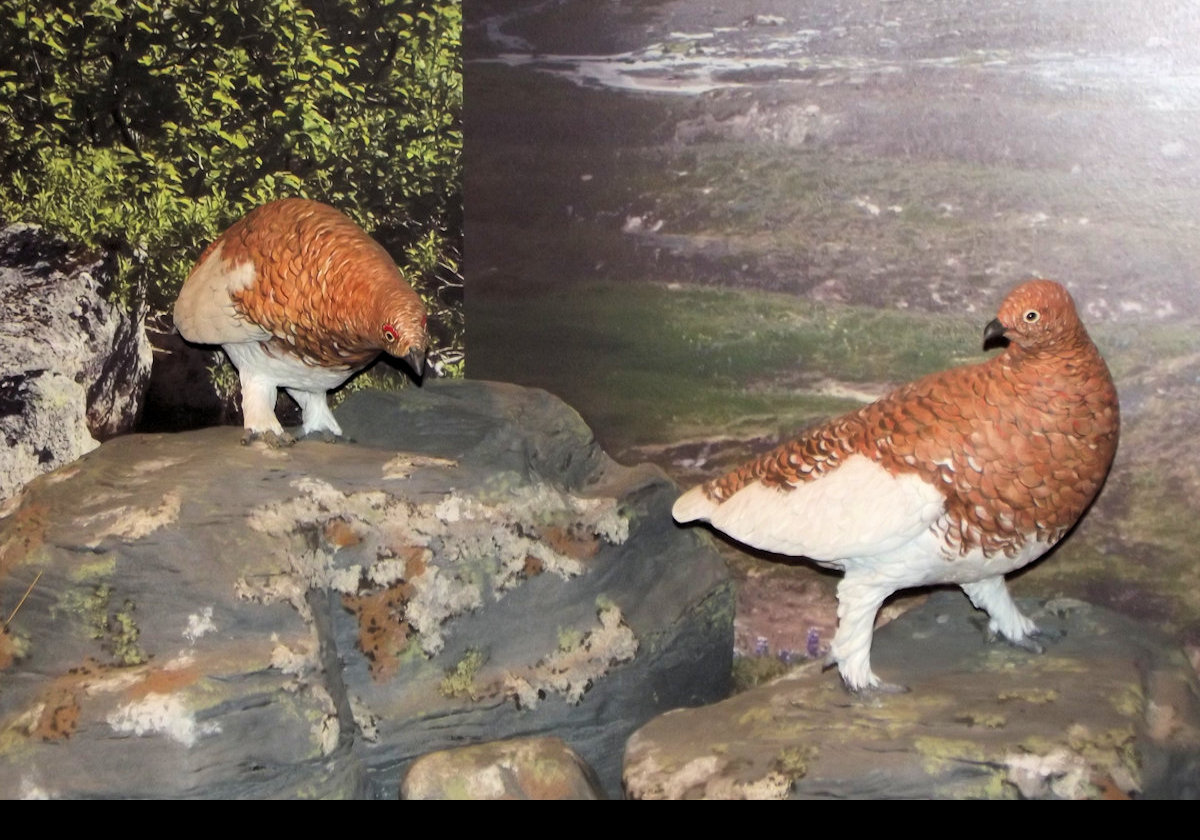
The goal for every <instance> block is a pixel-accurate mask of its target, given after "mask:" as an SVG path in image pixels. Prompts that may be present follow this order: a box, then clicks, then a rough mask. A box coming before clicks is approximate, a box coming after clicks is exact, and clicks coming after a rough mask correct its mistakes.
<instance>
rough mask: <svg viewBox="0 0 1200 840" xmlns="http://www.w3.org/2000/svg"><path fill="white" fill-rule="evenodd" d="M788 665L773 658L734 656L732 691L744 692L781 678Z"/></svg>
mask: <svg viewBox="0 0 1200 840" xmlns="http://www.w3.org/2000/svg"><path fill="white" fill-rule="evenodd" d="M788 667H789V666H788V665H787V664H786V663H784V662H782V661H780V660H779V659H777V658H776V657H774V656H735V657H734V658H733V690H734V692H740V691H745V690H746V689H748V688H753V687H754V686H756V685H762V684H763V683H765V682H768V681H770V680H773V679H775V678H776V677H778V676H782V675H783V674H786V673H787V672H788Z"/></svg>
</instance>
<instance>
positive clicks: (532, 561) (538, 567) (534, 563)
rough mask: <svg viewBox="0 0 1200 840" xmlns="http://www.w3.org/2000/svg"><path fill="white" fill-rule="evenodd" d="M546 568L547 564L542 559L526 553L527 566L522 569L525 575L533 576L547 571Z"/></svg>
mask: <svg viewBox="0 0 1200 840" xmlns="http://www.w3.org/2000/svg"><path fill="white" fill-rule="evenodd" d="M545 569H546V566H545V564H544V563H542V561H541V560H539V559H538V558H536V557H534V556H532V555H526V556H525V568H524V569H522V570H521V571H522V573H523V574H524V575H525V577H527V578H531V577H533V576H535V575H540V574H541V573H542V572H543V571H545Z"/></svg>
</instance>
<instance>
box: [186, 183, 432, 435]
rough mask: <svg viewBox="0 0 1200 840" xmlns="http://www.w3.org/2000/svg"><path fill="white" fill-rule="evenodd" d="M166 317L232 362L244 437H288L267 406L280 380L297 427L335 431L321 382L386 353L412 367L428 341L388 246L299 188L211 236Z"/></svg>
mask: <svg viewBox="0 0 1200 840" xmlns="http://www.w3.org/2000/svg"><path fill="white" fill-rule="evenodd" d="M174 320H175V327H176V329H177V330H178V331H179V334H180V335H181V336H183V338H184V339H186V340H187V341H189V342H193V343H196V344H219V345H220V346H221V347H222V348H223V349H224V351H225V353H226V355H228V356H229V359H230V361H231V362H233V365H234V367H236V368H237V371H238V376H239V378H240V381H241V390H242V415H243V418H244V425H245V434H244V436H243V438H242V442H243V443H249V442H251V441H253V440H258V439H262V440H264V441H265V442H267V443H268V444H272V445H277V446H282V445H287V444H290V443H292V442H293V441H294V439H293V438H292V436H291V435H289V434H287V433H285V432H284V430H283V426H282V425H281V424H280V422H279V420H278V418H277V417H276V416H275V400H276V396H277V392H278V391H277V389H278V388H281V387H282V388H284V389H285V390H286V391H287V393H288V394H290V395H291V397H292V398H293V399H295V401H296V402H297V403H298V404H299V406H300V408H301V409H302V411H303V425H302V427H301V432H302V435H303V436H305V437H322V438H326V439H329V438H340V437H342V429H341V426H339V425H338V422H337V420H335V419H334V417H333V413H332V412H331V411H330V410H329V404H328V401H327V398H326V392H327V391H329V390H331V389H333V388H337V387H338V386H340V385H341V384H342V383H344V382H345V381H346V380H347V379H349V378H350V377H351V376H353V375H354V374H355V373H357V372H358V371H360V370H362V369H363V368H365V367H366V366H367V365H368V364H370V363H371V362H372V361H374V360H375V358H376V357H377V356H378V355H379V354H380V353H381V352H384V351H386V352H387V353H389V354H390V355H392V356H395V357H397V358H401V359H403V360H404V361H405V362H407V364H408V365H409V366H410V367H411V368H412V370H413V371H414V372H415V373H416V375H417V376H418V377H421V376H422V375H423V373H424V368H425V353H426V350H427V347H428V344H429V336H428V331H427V325H428V318H427V313H426V310H425V305H424V303H423V302H422V301H421V298H420V296H419V295H418V294H417V293H416V292H415V291H414V290H413V288H412V286H411V285H409V283H408V281H407V280H406V279H405V278H404V275H403V274H401V272H400V270H399V269H398V268H397V267H396V264H395V263H394V262H393V261H392V258H391V257H390V256H388V253H387V251H385V250H384V249H383V247H382V246H381V245H379V243H377V242H376V241H375V240H374V239H372V238H371V237H370V236H368V235H367V234H366V232H364V231H363V230H362V228H360V227H359V226H358V225H357V224H356V223H355V222H354V221H353V220H351V219H350V217H349V216H347V215H345V214H344V213H342V212H341V211H340V210H337V209H335V208H333V207H330V206H329V205H327V204H322V203H320V202H317V201H310V200H308V199H302V198H285V199H280V200H277V201H272V202H269V203H267V204H263V205H261V206H259V207H256V208H255V209H253V210H251V211H250V212H249V213H247V214H246V215H245V216H243V217H242V218H241V219H239V220H238V221H237V222H235V223H234V224H233V225H232V226H231V227H230V228H229V229H228V230H226V231H225V232H224V233H223V234H221V235H220V236H219V237H218V238H217V239H216V240H215V241H214V242H213V243H212V244H210V245H209V246H208V247H207V248H206V249H205V250H204V251H203V253H202V254H201V255H200V259H199V260H198V261H197V262H196V265H195V266H194V267H193V268H192V270H191V272H190V273H189V274H188V277H187V279H186V280H184V283H183V286H182V288H181V289H180V292H179V297H178V298H177V299H176V302H175V308H174Z"/></svg>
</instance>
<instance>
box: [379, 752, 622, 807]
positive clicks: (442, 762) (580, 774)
mask: <svg viewBox="0 0 1200 840" xmlns="http://www.w3.org/2000/svg"><path fill="white" fill-rule="evenodd" d="M400 798H401V799H604V798H605V797H604V793H603V791H601V789H600V783H599V781H598V780H597V779H596V774H595V773H594V772H593V771H592V769H591V768H590V767H588V766H587V764H586V763H585V762H584V761H583V759H581V758H580V757H579V756H578V755H577V754H576V753H575V751H574V750H572V749H571V748H570V747H568V746H567V745H566V743H565V742H564V741H563V740H562V739H561V738H514V739H512V740H510V741H490V742H488V743H486V744H476V745H474V746H470V747H459V748H458V749H453V750H442V751H440V752H436V753H430V754H429V755H425V756H422V757H421V758H418V759H417V760H416V761H414V762H413V764H412V766H411V767H409V769H408V773H407V775H405V777H404V783H403V784H402V785H401V788H400Z"/></svg>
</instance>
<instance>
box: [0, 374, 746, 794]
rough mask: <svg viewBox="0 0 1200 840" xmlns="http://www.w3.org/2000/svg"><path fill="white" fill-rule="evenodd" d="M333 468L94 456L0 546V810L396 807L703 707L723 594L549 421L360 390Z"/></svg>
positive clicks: (182, 451) (465, 386)
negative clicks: (0, 627)
mask: <svg viewBox="0 0 1200 840" xmlns="http://www.w3.org/2000/svg"><path fill="white" fill-rule="evenodd" d="M337 416H338V420H339V422H340V423H341V425H342V427H343V429H345V430H346V432H347V433H348V434H349V435H351V436H353V437H354V438H356V439H357V440H358V441H359V443H357V444H346V443H339V444H328V443H320V442H316V441H301V442H300V443H298V444H297V445H295V446H294V447H291V448H288V449H270V448H267V447H265V446H264V445H261V444H255V445H251V446H240V445H239V444H238V439H239V437H240V435H241V430H240V429H237V428H231V427H225V428H213V429H206V430H201V431H197V432H188V433H182V434H174V435H131V436H127V437H120V438H116V439H114V440H112V441H109V442H108V443H106V444H104V445H103V446H102V447H100V448H99V449H97V450H95V451H94V452H91V453H89V454H88V455H86V456H84V457H83V458H82V459H80V460H79V461H78V462H76V463H74V464H71V465H69V466H67V467H66V468H64V469H61V470H59V471H57V472H54V473H51V474H49V475H45V476H42V477H40V478H38V479H36V480H35V481H33V482H31V483H30V484H29V485H28V486H27V487H25V488H24V490H23V491H22V493H21V495H20V497H19V498H17V499H15V500H14V502H13V503H12V504H11V505H10V506H9V511H8V514H7V516H5V517H4V518H2V519H0V615H3V616H7V615H8V614H9V613H10V612H11V611H12V610H13V609H14V607H15V606H16V605H17V603H18V601H19V600H20V598H21V596H22V593H24V592H25V591H26V589H29V588H30V586H31V584H32V588H31V589H30V594H29V597H28V599H27V600H25V602H24V603H23V604H22V605H21V607H20V610H19V611H18V612H17V613H16V616H15V618H14V619H13V620H12V623H11V624H10V625H9V626H8V628H7V630H6V632H5V633H4V634H3V635H0V685H2V686H3V691H0V796H7V797H13V796H53V797H82V796H188V797H234V796H236V797H264V796H335V795H336V796H370V797H377V796H395V795H396V794H397V791H398V789H399V785H400V780H401V777H402V775H403V773H404V771H405V770H406V768H407V766H408V764H409V763H410V762H411V761H412V760H413V759H415V758H417V757H418V756H421V755H423V754H426V753H429V752H432V751H436V750H441V749H446V748H449V747H457V746H462V745H464V744H471V743H478V742H484V741H493V740H500V739H507V738H513V737H526V736H540V735H545V734H553V735H557V736H559V737H561V738H563V740H564V741H566V742H567V743H568V744H569V745H570V746H571V748H572V749H574V750H575V751H576V752H578V753H579V755H580V756H582V758H583V759H584V760H585V761H587V762H588V763H589V764H590V765H591V766H593V767H594V768H595V769H596V772H597V774H598V775H599V778H600V780H601V783H602V784H603V786H604V789H605V791H606V793H607V794H608V795H610V796H615V795H619V793H620V765H621V754H622V750H623V745H624V741H625V739H626V738H627V737H628V735H629V733H631V732H632V731H633V730H634V729H636V728H637V727H638V726H640V725H641V724H643V723H644V722H646V721H647V720H649V719H650V718H652V717H653V716H655V715H657V714H660V713H661V712H663V711H666V710H667V709H670V708H675V707H678V706H684V705H697V704H701V703H707V702H712V701H714V700H716V699H718V698H720V697H722V696H724V695H725V694H726V692H727V690H728V680H729V672H730V659H731V653H732V617H733V597H732V592H731V587H730V585H729V582H728V577H727V572H726V571H725V568H724V565H723V564H722V563H721V561H720V559H719V558H718V557H717V556H716V555H715V554H714V553H713V551H712V549H711V547H710V546H709V544H708V543H707V542H706V541H705V540H703V539H701V538H700V537H699V535H696V534H692V533H689V532H685V531H681V530H679V529H677V528H675V527H674V526H673V524H672V523H671V519H670V514H669V507H670V504H671V502H672V501H673V499H674V496H675V493H676V490H675V487H674V485H673V484H672V483H671V482H670V481H669V480H667V479H666V478H665V477H664V476H663V474H662V473H661V472H660V471H659V470H658V469H657V468H654V467H649V466H643V467H637V468H626V467H621V466H619V465H617V464H615V463H614V462H612V461H611V460H609V459H608V458H607V456H605V455H604V453H603V452H602V451H601V450H600V449H599V447H598V446H597V445H596V443H595V441H594V440H593V439H592V435H591V432H590V430H588V428H587V427H586V425H584V423H583V422H582V420H580V418H579V417H578V415H577V414H575V413H574V412H573V411H572V410H571V409H570V408H568V407H567V406H565V405H564V404H563V403H562V402H561V401H559V400H557V399H555V398H554V397H551V396H550V395H549V394H546V393H545V392H541V391H534V390H528V389H523V388H518V387H515V386H505V385H498V384H490V383H479V382H461V381H459V382H447V381H437V382H430V383H426V385H425V386H423V387H422V388H419V389H417V388H413V389H408V390H406V391H405V392H403V393H399V394H379V393H366V392H364V393H359V394H354V395H351V396H350V398H349V399H347V400H346V402H345V403H344V404H343V405H342V406H341V407H340V408H339V409H338V411H337Z"/></svg>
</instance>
